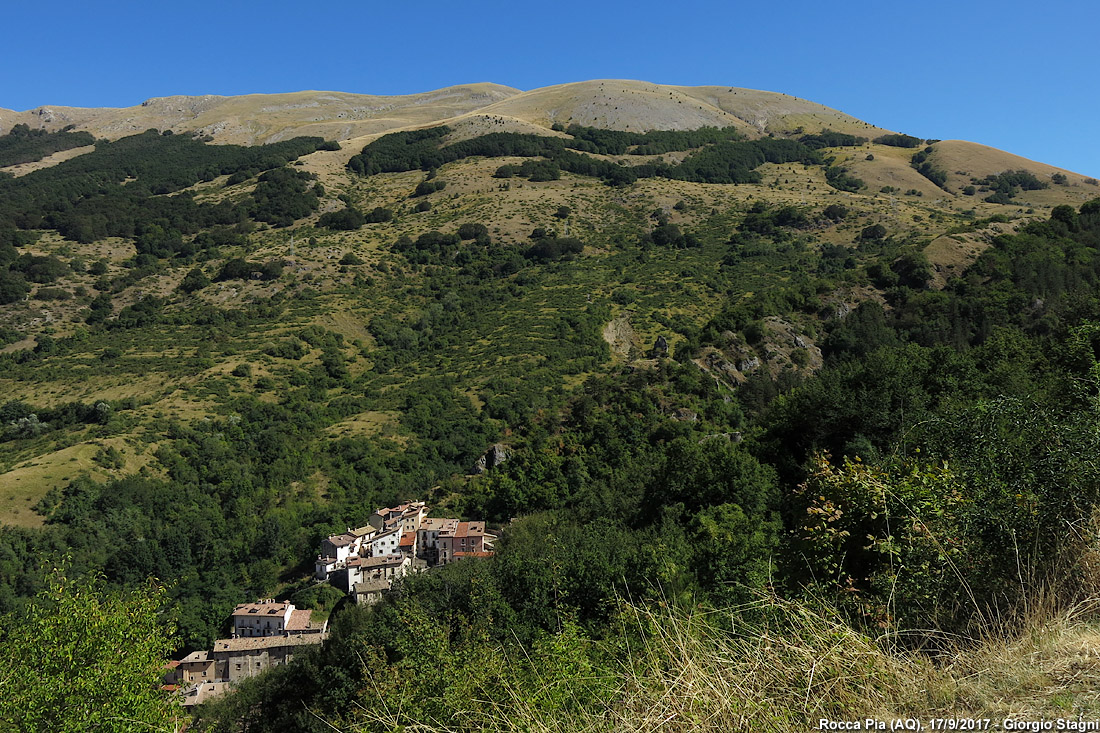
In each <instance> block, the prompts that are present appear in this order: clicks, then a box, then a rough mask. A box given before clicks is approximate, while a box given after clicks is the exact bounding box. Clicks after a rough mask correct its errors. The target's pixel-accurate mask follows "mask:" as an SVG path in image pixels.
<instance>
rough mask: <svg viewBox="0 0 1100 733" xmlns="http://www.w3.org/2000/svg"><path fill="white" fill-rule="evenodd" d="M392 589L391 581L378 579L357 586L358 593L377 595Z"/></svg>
mask: <svg viewBox="0 0 1100 733" xmlns="http://www.w3.org/2000/svg"><path fill="white" fill-rule="evenodd" d="M389 589H390V581H388V580H383V579H380V578H376V579H373V580H366V581H364V582H362V583H356V584H355V592H356V593H377V592H378V591H382V590H389Z"/></svg>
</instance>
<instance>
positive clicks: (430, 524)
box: [420, 517, 458, 532]
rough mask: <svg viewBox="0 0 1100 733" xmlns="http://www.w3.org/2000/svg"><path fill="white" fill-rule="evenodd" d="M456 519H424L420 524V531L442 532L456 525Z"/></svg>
mask: <svg viewBox="0 0 1100 733" xmlns="http://www.w3.org/2000/svg"><path fill="white" fill-rule="evenodd" d="M457 524H458V520H457V519H444V518H442V517H425V519H424V521H423V522H421V523H420V529H426V530H429V531H436V532H443V531H445V530H446V529H447V528H448V527H451V526H452V525H457Z"/></svg>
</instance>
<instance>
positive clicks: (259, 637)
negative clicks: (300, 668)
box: [165, 598, 328, 707]
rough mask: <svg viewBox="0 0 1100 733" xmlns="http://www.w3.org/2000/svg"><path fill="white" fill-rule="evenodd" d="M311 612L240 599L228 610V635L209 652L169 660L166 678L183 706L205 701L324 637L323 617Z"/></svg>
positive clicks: (263, 600)
mask: <svg viewBox="0 0 1100 733" xmlns="http://www.w3.org/2000/svg"><path fill="white" fill-rule="evenodd" d="M312 615H313V612H312V611H310V610H308V609H297V608H295V607H294V604H293V603H287V602H277V601H275V600H273V599H270V598H268V599H262V600H260V601H257V602H256V603H242V604H241V605H239V606H237V607H236V608H235V609H233V634H232V636H231V637H230V638H228V639H218V640H217V641H215V642H214V648H213V649H211V650H210V651H197V652H191V653H190V654H188V655H187V656H186V657H184V658H183V659H181V660H179V661H178V662H172V663H170V664H169V672H168V675H167V677H166V679H165V681H166V682H167V683H168V684H169V685H172V686H175V687H178V689H180V690H181V691H182V692H183V700H184V703H183V704H184V705H185V706H187V707H190V706H192V705H197V704H199V703H200V702H204V701H205V700H208V699H210V698H211V697H214V696H216V695H219V694H221V693H222V692H224V691H225V689H226V688H227V687H229V686H231V685H233V684H236V683H237V682H240V681H241V680H242V679H244V678H246V677H254V676H255V675H258V674H259V673H261V672H263V671H264V670H265V669H268V668H269V667H275V666H278V665H280V664H286V663H287V662H289V661H290V660H291V659H292V658H293V657H294V654H295V652H296V651H297V650H298V648H299V647H301V646H304V645H306V644H320V643H321V642H322V641H324V640H325V638H326V637H327V636H328V621H327V620H325V621H322V622H315V621H313V618H312Z"/></svg>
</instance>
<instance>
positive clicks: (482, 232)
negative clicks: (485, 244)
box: [458, 223, 489, 239]
mask: <svg viewBox="0 0 1100 733" xmlns="http://www.w3.org/2000/svg"><path fill="white" fill-rule="evenodd" d="M487 236H489V229H488V227H486V226H485V225H484V224H470V223H467V224H463V225H462V226H460V227H459V228H458V238H459V239H478V238H479V237H487Z"/></svg>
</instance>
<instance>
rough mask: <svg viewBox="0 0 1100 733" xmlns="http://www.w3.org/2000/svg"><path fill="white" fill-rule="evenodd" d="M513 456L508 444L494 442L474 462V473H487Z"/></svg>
mask: <svg viewBox="0 0 1100 733" xmlns="http://www.w3.org/2000/svg"><path fill="white" fill-rule="evenodd" d="M511 457H512V452H511V451H510V450H508V446H506V445H504V444H503V443H493V444H492V445H491V446H489V450H487V451H485V452H484V453H482V454H481V457H480V458H478V459H477V462H476V463H475V464H474V473H476V474H482V473H485V472H486V471H488V470H489V469H490V468H493V467H494V466H499V465H500V464H502V463H504V462H505V461H507V460H508V459H509V458H511Z"/></svg>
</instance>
